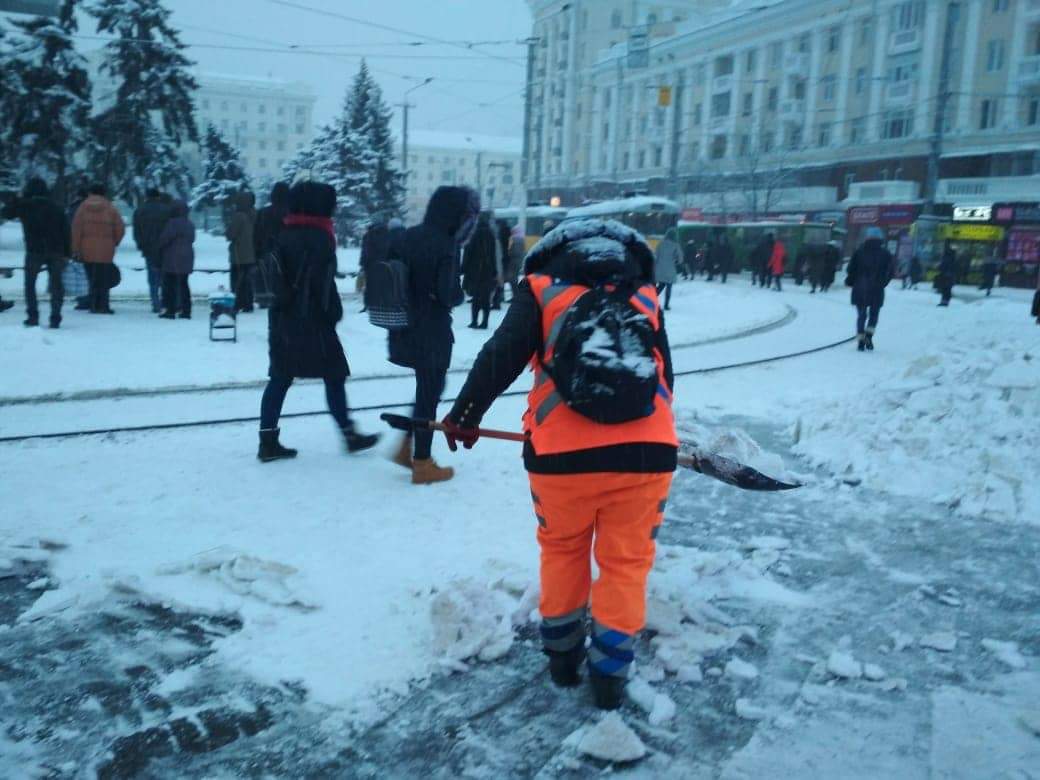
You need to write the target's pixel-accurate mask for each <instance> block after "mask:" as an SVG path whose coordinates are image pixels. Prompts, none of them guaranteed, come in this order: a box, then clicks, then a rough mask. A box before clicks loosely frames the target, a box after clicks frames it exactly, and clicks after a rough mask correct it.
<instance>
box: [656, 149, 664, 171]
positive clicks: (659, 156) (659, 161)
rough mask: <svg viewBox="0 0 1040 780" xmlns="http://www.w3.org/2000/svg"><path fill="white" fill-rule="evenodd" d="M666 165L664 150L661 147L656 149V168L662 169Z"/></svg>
mask: <svg viewBox="0 0 1040 780" xmlns="http://www.w3.org/2000/svg"><path fill="white" fill-rule="evenodd" d="M662 165H664V149H663V148H661V147H660V146H655V147H654V167H655V168H660V167H661V166H662Z"/></svg>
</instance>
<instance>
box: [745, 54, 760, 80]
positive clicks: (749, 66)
mask: <svg viewBox="0 0 1040 780" xmlns="http://www.w3.org/2000/svg"><path fill="white" fill-rule="evenodd" d="M757 55H758V52H756V51H755V50H754V49H748V51H747V53H746V54H745V55H744V71H745V72H746V73H747V74H748V75H751V74H753V73H754V72H755V66H756V65H757V64H758V57H757Z"/></svg>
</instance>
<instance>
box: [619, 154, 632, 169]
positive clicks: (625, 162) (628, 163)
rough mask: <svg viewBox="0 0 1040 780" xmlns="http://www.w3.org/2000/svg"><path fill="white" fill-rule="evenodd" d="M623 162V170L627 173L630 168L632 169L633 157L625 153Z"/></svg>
mask: <svg viewBox="0 0 1040 780" xmlns="http://www.w3.org/2000/svg"><path fill="white" fill-rule="evenodd" d="M621 162H622V165H621V169H622V170H625V171H627V170H628V169H629V168H631V167H632V155H631V154H629V153H628V152H625V154H624V156H623V157H622V158H621Z"/></svg>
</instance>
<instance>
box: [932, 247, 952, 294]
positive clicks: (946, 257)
mask: <svg viewBox="0 0 1040 780" xmlns="http://www.w3.org/2000/svg"><path fill="white" fill-rule="evenodd" d="M956 279H957V253H956V252H954V251H953V247H952V246H950V242H949V241H947V242H946V247H945V248H944V249H943V253H942V258H941V259H940V260H939V272H938V273H937V274H936V276H935V289H936V290H938V291H939V295H941V296H942V299H941V300H940V301H939V305H940V306H949V305H950V299H951V298H952V297H953V284H954V281H955V280H956Z"/></svg>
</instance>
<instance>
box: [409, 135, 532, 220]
mask: <svg viewBox="0 0 1040 780" xmlns="http://www.w3.org/2000/svg"><path fill="white" fill-rule="evenodd" d="M521 146H522V141H521V139H519V138H508V137H500V136H481V135H469V134H465V133H440V132H431V131H426V130H415V131H412V132H411V133H409V135H408V159H407V161H405V164H404V165H403V166H402V167H404V168H405V170H406V171H407V175H408V186H407V195H406V198H405V218H406V220H407V221H408V222H409V223H412V222H418V221H419V220H421V219H422V217H423V214H424V213H425V211H426V204H427V202H428V201H429V200H430V196H431V195H433V193H434V191H435V190H436V189H437V188H438V187H440V186H441V185H445V184H449V185H450V184H456V185H465V186H468V187H473V188H474V189H475V190H477V192H479V193H480V199H481V202H482V203H483V205H484V206H485V207H486V208H494V207H496V206H497V207H500V208H501V207H505V206H512V205H519V203H520V202H522V200H523V196H524V192H523V187H522V186H521V177H520V161H521ZM398 151H399V152H400V147H399V149H398Z"/></svg>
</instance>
